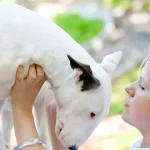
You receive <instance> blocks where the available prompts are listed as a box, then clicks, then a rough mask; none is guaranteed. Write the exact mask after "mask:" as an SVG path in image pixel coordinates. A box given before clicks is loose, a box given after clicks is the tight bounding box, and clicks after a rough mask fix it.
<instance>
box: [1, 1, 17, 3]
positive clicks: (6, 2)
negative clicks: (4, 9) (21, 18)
mask: <svg viewBox="0 0 150 150" xmlns="http://www.w3.org/2000/svg"><path fill="white" fill-rule="evenodd" d="M0 2H5V3H16V0H0Z"/></svg>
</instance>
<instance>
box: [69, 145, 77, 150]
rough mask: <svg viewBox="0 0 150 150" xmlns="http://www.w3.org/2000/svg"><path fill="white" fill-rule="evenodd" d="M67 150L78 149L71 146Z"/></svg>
mask: <svg viewBox="0 0 150 150" xmlns="http://www.w3.org/2000/svg"><path fill="white" fill-rule="evenodd" d="M68 149H69V150H78V148H77V147H76V146H71V147H68Z"/></svg>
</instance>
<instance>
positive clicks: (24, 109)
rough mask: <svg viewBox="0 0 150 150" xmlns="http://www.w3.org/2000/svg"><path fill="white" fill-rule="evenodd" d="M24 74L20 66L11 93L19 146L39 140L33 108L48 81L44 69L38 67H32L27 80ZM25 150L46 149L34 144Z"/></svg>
mask: <svg viewBox="0 0 150 150" xmlns="http://www.w3.org/2000/svg"><path fill="white" fill-rule="evenodd" d="M22 73H23V66H19V68H18V70H17V73H16V81H15V85H14V86H13V88H12V93H11V96H12V99H11V104H12V112H13V121H14V128H15V134H16V140H17V143H18V144H20V143H22V142H25V141H27V140H29V139H31V138H39V136H38V133H37V130H36V127H35V123H34V118H33V115H32V107H33V104H34V101H35V98H36V96H37V94H38V92H39V91H40V88H41V87H42V85H43V83H44V82H45V80H46V77H45V74H44V72H43V70H42V68H41V67H40V66H38V65H34V64H33V65H31V66H30V68H29V73H28V76H27V78H26V79H24V78H23V74H22ZM23 150H44V148H43V146H42V145H41V144H34V145H32V146H27V147H25V148H23Z"/></svg>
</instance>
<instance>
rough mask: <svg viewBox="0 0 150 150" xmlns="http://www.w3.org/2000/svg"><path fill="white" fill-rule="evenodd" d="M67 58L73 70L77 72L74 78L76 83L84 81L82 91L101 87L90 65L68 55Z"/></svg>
mask: <svg viewBox="0 0 150 150" xmlns="http://www.w3.org/2000/svg"><path fill="white" fill-rule="evenodd" d="M67 57H68V59H69V61H70V66H71V68H72V69H73V70H75V76H74V78H75V80H76V83H78V82H80V81H83V85H82V89H81V91H87V90H91V89H95V88H98V87H99V86H100V81H99V80H98V79H96V78H95V77H94V76H93V73H92V70H91V68H90V66H89V65H86V64H83V63H80V62H78V61H76V60H74V59H73V58H72V57H71V56H70V55H67Z"/></svg>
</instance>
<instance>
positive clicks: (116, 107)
mask: <svg viewBox="0 0 150 150" xmlns="http://www.w3.org/2000/svg"><path fill="white" fill-rule="evenodd" d="M138 76H139V66H138V67H137V68H135V69H133V70H131V71H130V72H128V73H126V74H124V75H123V76H121V77H120V78H118V79H116V80H115V81H113V83H112V101H111V106H110V111H109V115H115V114H122V112H123V111H124V101H125V90H124V88H125V86H126V85H127V84H129V83H131V82H134V81H135V80H137V79H138Z"/></svg>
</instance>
